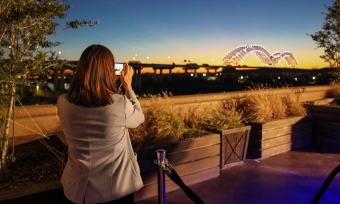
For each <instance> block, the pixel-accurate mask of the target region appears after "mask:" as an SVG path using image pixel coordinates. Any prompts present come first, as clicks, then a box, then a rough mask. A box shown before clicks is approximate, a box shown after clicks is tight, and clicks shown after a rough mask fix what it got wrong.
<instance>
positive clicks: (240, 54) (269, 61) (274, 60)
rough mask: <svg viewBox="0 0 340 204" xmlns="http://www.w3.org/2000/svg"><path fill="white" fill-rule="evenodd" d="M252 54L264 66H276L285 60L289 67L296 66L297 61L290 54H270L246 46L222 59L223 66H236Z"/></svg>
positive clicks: (263, 50) (264, 50)
mask: <svg viewBox="0 0 340 204" xmlns="http://www.w3.org/2000/svg"><path fill="white" fill-rule="evenodd" d="M249 54H254V55H255V56H257V57H258V58H259V60H260V62H261V63H262V64H264V65H270V66H277V65H278V63H279V61H280V60H285V61H286V62H287V64H288V66H290V67H296V66H297V64H298V63H297V60H296V59H295V57H294V55H293V54H292V53H291V52H287V51H286V52H276V53H274V54H270V53H269V52H268V50H266V49H265V48H263V47H262V46H259V45H247V46H242V47H238V48H236V49H234V50H232V51H231V52H229V53H228V54H227V55H226V56H225V57H224V58H223V61H224V64H225V65H227V66H237V65H239V63H240V61H241V60H242V59H243V58H244V57H245V56H247V55H249Z"/></svg>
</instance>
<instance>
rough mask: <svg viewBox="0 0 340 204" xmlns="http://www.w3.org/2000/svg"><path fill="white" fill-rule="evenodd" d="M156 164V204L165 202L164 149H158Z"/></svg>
mask: <svg viewBox="0 0 340 204" xmlns="http://www.w3.org/2000/svg"><path fill="white" fill-rule="evenodd" d="M156 153H157V164H158V204H166V188H165V187H166V186H165V172H164V166H165V155H166V150H164V149H158V150H156Z"/></svg>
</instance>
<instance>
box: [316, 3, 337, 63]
mask: <svg viewBox="0 0 340 204" xmlns="http://www.w3.org/2000/svg"><path fill="white" fill-rule="evenodd" d="M310 36H311V37H312V39H313V40H314V41H316V43H317V45H318V47H319V48H323V49H324V54H323V55H321V56H320V57H321V58H323V59H324V60H325V61H326V62H328V63H329V64H330V66H331V67H339V66H340V0H334V2H333V3H332V5H331V6H329V7H327V12H326V13H325V20H324V23H323V26H322V29H321V30H320V31H317V32H315V33H314V34H311V35H310Z"/></svg>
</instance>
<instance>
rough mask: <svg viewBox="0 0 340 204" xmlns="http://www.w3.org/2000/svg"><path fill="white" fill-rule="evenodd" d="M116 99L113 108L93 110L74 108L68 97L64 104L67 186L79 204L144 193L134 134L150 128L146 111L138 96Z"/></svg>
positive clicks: (66, 191) (68, 193) (60, 101)
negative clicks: (140, 128)
mask: <svg viewBox="0 0 340 204" xmlns="http://www.w3.org/2000/svg"><path fill="white" fill-rule="evenodd" d="M112 97H113V103H112V104H110V105H106V106H103V107H93V108H92V107H91V108H89V107H83V106H78V105H74V104H72V103H70V102H68V100H67V99H66V97H65V96H64V95H63V96H60V97H59V99H58V102H57V107H58V115H59V118H60V123H61V128H62V130H63V132H64V134H65V140H66V143H67V145H68V160H67V164H66V166H65V169H64V171H63V175H62V178H61V183H62V186H63V189H64V194H65V196H66V197H67V198H68V199H69V200H71V201H72V202H74V203H84V202H85V203H102V202H107V201H110V200H115V199H118V198H121V197H124V196H126V195H128V194H130V193H133V192H135V191H137V190H139V189H140V188H142V187H143V181H142V178H141V176H140V170H139V166H138V163H137V156H136V155H135V153H134V152H133V149H132V146H131V141H130V136H129V132H128V128H136V127H137V126H138V125H140V124H141V123H142V122H144V114H143V112H142V108H141V106H140V104H139V102H138V100H137V98H136V95H135V93H134V92H133V91H131V92H129V93H127V95H126V96H123V95H119V94H114V95H113V96H112Z"/></svg>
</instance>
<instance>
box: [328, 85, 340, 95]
mask: <svg viewBox="0 0 340 204" xmlns="http://www.w3.org/2000/svg"><path fill="white" fill-rule="evenodd" d="M326 95H327V97H329V98H340V84H336V83H332V84H331V88H330V89H329V90H328V91H327V94H326Z"/></svg>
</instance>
